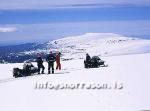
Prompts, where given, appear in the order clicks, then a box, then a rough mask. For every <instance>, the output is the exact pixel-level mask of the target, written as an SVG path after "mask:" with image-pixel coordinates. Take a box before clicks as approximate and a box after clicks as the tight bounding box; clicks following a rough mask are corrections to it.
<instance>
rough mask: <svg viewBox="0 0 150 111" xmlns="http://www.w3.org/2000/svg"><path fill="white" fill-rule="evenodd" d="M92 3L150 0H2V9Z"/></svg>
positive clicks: (148, 1)
mask: <svg viewBox="0 0 150 111" xmlns="http://www.w3.org/2000/svg"><path fill="white" fill-rule="evenodd" d="M90 4H102V5H107V4H112V5H120V4H122V5H128V4H129V5H137V6H143V5H148V6H150V0H0V9H47V8H51V7H55V6H57V7H59V6H61V7H62V6H69V5H70V6H74V5H90Z"/></svg>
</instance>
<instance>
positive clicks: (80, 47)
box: [0, 33, 150, 62]
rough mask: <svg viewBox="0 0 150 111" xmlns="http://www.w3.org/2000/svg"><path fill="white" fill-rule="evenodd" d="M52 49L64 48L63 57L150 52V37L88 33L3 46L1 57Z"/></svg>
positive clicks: (13, 57)
mask: <svg viewBox="0 0 150 111" xmlns="http://www.w3.org/2000/svg"><path fill="white" fill-rule="evenodd" d="M50 51H53V52H61V53H62V57H61V58H62V60H70V59H80V58H84V57H85V54H86V53H89V54H90V55H98V56H114V55H115V56H116V55H125V54H135V53H136V54H140V53H150V40H144V39H138V38H132V37H124V36H122V35H119V34H114V33H86V34H84V35H80V36H72V37H65V38H62V39H57V40H53V41H48V42H45V43H27V44H22V45H16V46H7V47H0V60H1V62H2V61H7V62H23V61H25V60H31V61H34V60H35V58H36V55H37V53H42V54H43V56H44V57H45V56H46V55H47V54H48V53H49V52H50Z"/></svg>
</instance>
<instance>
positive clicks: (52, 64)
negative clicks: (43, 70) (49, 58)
mask: <svg viewBox="0 0 150 111" xmlns="http://www.w3.org/2000/svg"><path fill="white" fill-rule="evenodd" d="M51 66H52V73H53V74H54V63H52V64H51Z"/></svg>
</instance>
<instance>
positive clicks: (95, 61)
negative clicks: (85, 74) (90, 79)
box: [84, 56, 108, 68]
mask: <svg viewBox="0 0 150 111" xmlns="http://www.w3.org/2000/svg"><path fill="white" fill-rule="evenodd" d="M107 66H108V65H105V61H103V60H101V59H100V58H99V57H98V56H93V57H92V58H91V59H90V60H88V61H86V60H84V67H85V68H98V67H107Z"/></svg>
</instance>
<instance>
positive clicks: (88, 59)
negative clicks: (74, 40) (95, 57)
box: [86, 53, 91, 62]
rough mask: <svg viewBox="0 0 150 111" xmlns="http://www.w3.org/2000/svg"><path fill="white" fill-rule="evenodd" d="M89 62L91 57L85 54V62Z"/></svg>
mask: <svg viewBox="0 0 150 111" xmlns="http://www.w3.org/2000/svg"><path fill="white" fill-rule="evenodd" d="M90 60H91V57H90V55H89V54H88V53H87V54H86V62H90Z"/></svg>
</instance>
